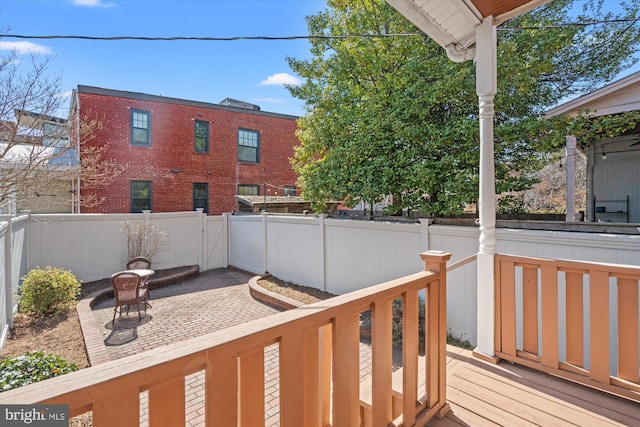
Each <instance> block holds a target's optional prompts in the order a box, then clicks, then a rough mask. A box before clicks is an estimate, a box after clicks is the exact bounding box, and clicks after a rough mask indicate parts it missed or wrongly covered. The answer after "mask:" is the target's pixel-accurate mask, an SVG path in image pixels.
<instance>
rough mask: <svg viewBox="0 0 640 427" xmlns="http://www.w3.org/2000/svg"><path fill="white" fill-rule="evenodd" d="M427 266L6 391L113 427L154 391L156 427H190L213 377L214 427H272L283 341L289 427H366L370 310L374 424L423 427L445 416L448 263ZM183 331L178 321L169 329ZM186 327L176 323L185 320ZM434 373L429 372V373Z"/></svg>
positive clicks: (9, 398) (210, 406) (134, 421)
mask: <svg viewBox="0 0 640 427" xmlns="http://www.w3.org/2000/svg"><path fill="white" fill-rule="evenodd" d="M421 256H422V258H423V260H424V262H425V267H426V271H424V272H420V273H416V274H413V275H410V276H407V277H404V278H401V279H397V280H392V281H389V282H386V283H383V284H380V285H376V286H373V287H370V288H366V289H362V290H359V291H356V292H352V293H350V294H346V295H341V296H337V297H334V298H331V299H329V300H325V301H321V302H319V303H316V304H311V305H308V306H304V307H302V308H299V309H295V310H290V311H286V312H283V313H279V314H276V315H273V316H271V317H268V318H264V319H257V320H255V321H252V322H249V323H245V324H242V325H239V326H236V327H233V328H229V329H226V330H221V331H218V332H214V333H211V334H208V335H205V336H201V337H198V338H194V339H191V340H188V341H184V342H180V343H176V344H173V345H169V346H166V347H162V348H158V349H155V350H151V351H148V352H144V353H140V354H137V355H134V356H130V357H127V358H123V359H120V360H116V361H112V362H108V363H105V364H103V365H98V366H94V367H90V368H87V369H83V370H80V371H78V372H74V373H71V374H67V375H64V376H61V377H56V378H52V379H49V380H46V381H43V382H40V383H37V384H32V385H29V386H25V387H21V388H18V389H15V390H11V391H8V392H4V393H2V394H1V395H0V401H1V402H2V403H3V404H35V403H51V404H56V403H58V404H68V405H69V411H70V415H71V416H77V415H80V414H83V413H85V412H88V411H91V412H92V422H93V425H94V426H96V427H101V426H114V425H117V426H137V425H139V423H140V395H141V393H143V392H147V393H148V394H147V396H148V397H147V399H148V417H149V425H150V426H169V425H172V426H173V425H184V423H185V377H186V376H188V375H190V374H193V373H195V372H199V371H204V373H205V386H204V388H205V399H204V401H205V404H204V406H205V407H204V411H205V420H206V425H207V426H224V427H227V426H236V425H242V426H252V427H256V426H264V424H265V371H264V366H265V361H264V354H265V352H264V349H265V347H267V346H271V345H273V344H277V345H278V353H279V387H280V398H279V402H280V403H279V404H280V408H279V413H280V415H279V416H280V423H279V425H281V426H283V427H288V426H290V427H300V426H327V425H333V426H346V427H351V426H358V425H360V422H361V409H360V396H359V387H360V377H359V369H360V366H359V346H360V332H359V331H360V324H359V319H360V313H361V312H362V311H364V310H368V309H371V310H372V318H373V320H372V350H371V351H372V384H373V389H372V405H371V407H372V413H373V426H388V425H393V424H392V423H396V425H399V424H400V423H402V425H404V426H411V425H415V424H420V425H422V423H424V422H426V420H428V419H430V418H431V417H432V416H433V415H435V414H437V415H444V413H445V412H446V411H447V409H448V406H447V405H446V400H445V399H446V395H445V385H446V384H445V382H446V376H445V374H446V373H445V366H446V361H445V351H446V347H445V346H446V286H445V282H446V261H447V260H448V259H449V257H450V255H449V254H445V253H442V252H433V251H432V252H426V253H423V254H421ZM422 290H425V303H426V313H427V314H426V363H425V365H426V366H425V368H424V373H423V374H422V375H424V378H421V380H420V381H421V383H423V384H426V395H424V396H419V395H418V392H417V390H418V389H417V384H418V372H419V370H418V319H419V316H418V300H419V295H418V293H419V292H420V291H422ZM396 298H402V300H403V308H404V309H403V321H402V325H403V326H402V327H403V343H402V351H403V360H402V364H403V376H404V381H403V385H402V394H403V399H402V413H401V414H400V415H399V416H397V417H395V420H394V416H393V408H392V393H393V390H392V380H391V378H392V310H391V307H392V301H393V300H394V299H396ZM168 326H172V325H168ZM173 326H175V325H173ZM420 372H422V370H420Z"/></svg>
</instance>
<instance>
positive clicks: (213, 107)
mask: <svg viewBox="0 0 640 427" xmlns="http://www.w3.org/2000/svg"><path fill="white" fill-rule="evenodd" d="M72 112H73V113H72V114H74V115H76V116H78V117H80V118H81V119H95V118H98V119H99V120H100V121H102V124H103V126H102V129H100V131H99V132H98V133H96V134H95V138H92V140H91V142H89V143H88V144H99V145H101V146H105V147H106V150H105V154H104V157H105V158H110V159H113V160H115V161H116V162H117V163H119V164H122V165H126V169H125V171H124V173H123V174H122V175H120V176H118V177H117V178H116V179H115V180H114V181H113V182H112V183H111V184H110V185H109V186H108V187H107V188H94V189H91V188H86V187H85V186H83V185H82V183H81V185H80V189H81V190H80V191H81V192H82V193H83V195H87V194H91V193H92V194H95V196H97V197H98V198H101V199H104V201H103V202H102V203H100V204H99V205H97V206H95V207H91V208H87V207H82V208H81V211H82V212H83V213H126V212H141V211H142V210H143V209H150V210H152V211H153V212H177V211H190V210H194V209H195V208H198V207H202V208H204V209H205V212H207V213H209V214H212V215H217V214H221V213H223V212H231V211H232V210H236V209H237V202H236V200H235V198H234V195H236V194H241V195H264V193H263V192H264V191H265V190H266V191H267V194H268V195H296V187H295V182H296V175H295V173H294V171H293V170H292V168H291V165H290V164H289V158H290V157H292V156H293V147H294V146H296V145H298V143H299V141H298V139H297V138H296V136H295V130H296V127H297V125H296V119H297V117H296V116H290V115H285V114H277V113H270V112H264V111H261V110H260V107H258V106H257V105H253V104H248V103H244V102H241V101H236V100H233V99H229V98H227V99H225V100H223V101H222V102H221V103H220V104H211V103H205V102H198V101H189V100H183V99H176V98H168V97H163V96H156V95H148V94H142V93H133V92H125V91H118V90H111V89H103V88H97V87H91V86H78V88H77V90H75V91H74V98H73V101H72Z"/></svg>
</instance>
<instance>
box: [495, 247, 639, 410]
mask: <svg viewBox="0 0 640 427" xmlns="http://www.w3.org/2000/svg"><path fill="white" fill-rule="evenodd" d="M495 259H496V269H495V272H496V273H495V276H496V288H495V289H496V291H495V297H496V322H495V342H496V356H497V357H499V358H501V359H506V360H510V361H512V362H515V363H520V364H523V365H526V366H529V367H532V368H535V369H538V370H541V371H546V372H549V373H552V374H554V375H559V376H562V377H565V378H568V379H570V380H573V381H577V382H580V383H583V384H586V385H588V386H591V387H595V388H598V389H601V390H605V391H608V392H611V393H615V394H618V395H621V396H625V397H627V398H629V399H633V400H636V401H640V384H639V361H638V360H639V358H638V340H639V336H638V329H639V328H638V304H639V303H638V287H639V280H640V267H639V266H625V265H613V264H599V263H589V262H578V261H557V260H549V259H540V258H526V257H518V256H507V255H496V258H495ZM616 295H617V297H616ZM585 330H586V331H587V332H586V333H585V332H584V331H585Z"/></svg>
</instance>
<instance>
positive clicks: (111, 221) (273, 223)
mask: <svg viewBox="0 0 640 427" xmlns="http://www.w3.org/2000/svg"><path fill="white" fill-rule="evenodd" d="M125 220H129V221H150V222H152V223H154V224H156V225H159V226H160V227H161V228H162V229H163V230H164V231H165V232H166V234H167V239H166V244H165V245H164V246H162V248H161V250H160V252H159V253H158V256H157V257H156V258H155V259H153V268H154V269H157V270H160V269H169V268H174V267H179V266H186V265H198V266H199V267H200V270H201V271H205V270H208V269H213V268H221V267H227V266H233V267H236V268H239V269H242V270H246V271H249V272H252V273H254V274H265V273H270V274H273V275H274V276H276V277H278V278H281V279H283V280H287V281H290V282H294V283H297V284H300V285H305V286H311V287H315V288H318V289H322V290H325V291H328V292H332V293H335V294H343V293H347V292H350V291H353V290H356V289H360V288H363V287H366V286H370V285H373V284H377V283H381V282H384V281H386V280H390V279H393V278H397V277H401V276H405V275H407V274H412V273H415V272H418V271H421V270H423V268H424V266H423V265H422V261H421V259H420V256H419V254H420V253H421V252H424V251H426V250H442V251H446V252H450V253H452V254H453V257H452V259H451V263H454V262H456V261H459V260H461V259H463V258H466V257H468V256H469V255H473V254H474V253H476V252H477V250H478V237H479V231H478V228H477V227H474V226H449V225H429V223H428V221H427V220H423V221H422V222H421V223H416V224H402V223H400V224H398V223H384V222H372V221H358V220H349V219H330V218H326V217H325V216H305V217H302V216H273V215H266V214H265V215H247V216H244V215H228V214H224V215H222V216H207V215H204V214H203V213H201V212H175V213H157V214H156V213H148V212H147V213H145V214H82V215H73V214H62V215H30V216H28V217H21V218H19V219H15V220H14V222H13V223H12V229H13V231H12V234H13V235H14V237H13V239H12V240H13V241H14V243H13V245H12V250H11V252H12V256H11V259H12V261H11V262H12V265H13V266H14V267H12V273H10V274H6V273H5V274H3V275H1V276H2V280H4V283H2V285H3V286H2V289H3V295H2V296H0V298H2V299H1V300H0V301H2V302H3V303H2V310H4V312H2V314H3V316H2V319H7V318H8V313H11V311H12V308H10V307H9V304H8V303H6V301H9V300H8V299H7V298H13V296H12V295H13V294H15V292H14V290H13V289H14V287H15V286H17V283H18V279H19V277H21V276H23V275H24V274H26V272H28V270H30V269H32V268H35V267H37V266H41V267H44V266H47V265H50V266H53V267H60V268H64V269H67V270H71V271H72V272H73V273H74V274H75V275H76V277H77V278H78V279H79V280H82V281H84V282H88V281H93V280H99V279H104V278H107V277H110V276H111V274H113V273H114V272H116V271H119V270H122V269H124V265H125V262H126V258H127V249H126V248H127V242H126V236H125V234H124V233H123V231H122V229H123V224H124V221H125ZM0 224H2V228H0V237H1V238H3V239H4V238H5V234H6V233H7V230H8V226H7V225H6V224H5V223H4V222H3V223H0ZM21 239H22V240H21ZM16 241H22V242H23V243H22V244H16V243H15V242H16ZM0 251H1V252H0V256H2V258H3V259H5V260H6V253H7V251H8V249H7V247H6V245H2V246H0ZM497 252H498V253H505V254H512V255H523V256H535V257H544V258H559V259H572V260H584V261H596V262H609V263H620V264H631V265H640V236H638V235H604V234H596V233H576V232H557V231H556V232H554V231H538V230H515V229H513V230H512V229H498V230H497ZM2 265H3V266H5V267H4V268H5V269H7V268H8V267H7V266H6V265H7V264H6V261H5V263H3V264H2ZM16 266H19V268H18V267H16ZM7 277H9V279H7ZM8 280H9V282H11V283H10V285H7V281H8ZM447 282H448V284H447V286H448V291H447V310H448V317H447V321H448V327H449V329H450V330H451V332H452V333H453V334H454V335H456V336H459V337H462V338H464V339H468V340H469V341H470V342H471V343H473V344H475V342H476V322H477V321H476V316H477V301H478V298H477V288H476V282H477V280H476V264H475V263H470V264H467V265H465V266H463V267H461V268H459V269H456V270H455V271H452V272H450V273H449V277H448V279H447ZM10 286H11V287H12V288H11V290H10V289H9V287H10ZM7 295H9V297H8V296H7ZM11 301H13V299H12V300H11ZM14 305H15V304H14ZM3 322H4V323H2V324H0V326H2V327H3V330H4V329H5V327H6V326H5V325H6V323H7V320H3Z"/></svg>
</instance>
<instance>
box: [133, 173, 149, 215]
mask: <svg viewBox="0 0 640 427" xmlns="http://www.w3.org/2000/svg"><path fill="white" fill-rule="evenodd" d="M143 210H151V181H131V213H140V212H142V211H143Z"/></svg>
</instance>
